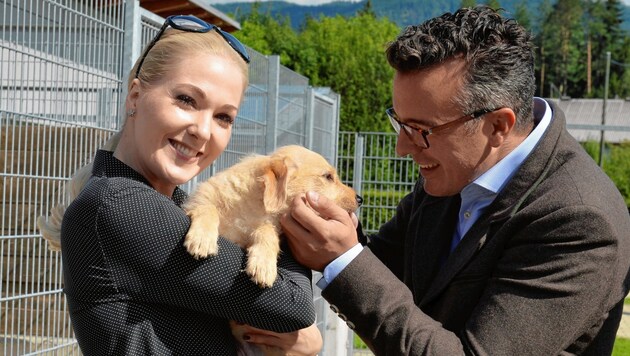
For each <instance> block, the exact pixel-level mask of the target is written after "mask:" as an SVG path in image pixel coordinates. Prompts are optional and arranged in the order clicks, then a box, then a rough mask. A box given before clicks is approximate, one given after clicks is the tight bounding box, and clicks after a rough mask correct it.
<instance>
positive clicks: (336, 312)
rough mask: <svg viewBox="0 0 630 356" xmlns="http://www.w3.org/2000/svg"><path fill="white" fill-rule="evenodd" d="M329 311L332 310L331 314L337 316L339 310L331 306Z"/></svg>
mask: <svg viewBox="0 0 630 356" xmlns="http://www.w3.org/2000/svg"><path fill="white" fill-rule="evenodd" d="M330 310H332V311H333V313H335V314H339V308H337V306H336V305H333V304H331V305H330Z"/></svg>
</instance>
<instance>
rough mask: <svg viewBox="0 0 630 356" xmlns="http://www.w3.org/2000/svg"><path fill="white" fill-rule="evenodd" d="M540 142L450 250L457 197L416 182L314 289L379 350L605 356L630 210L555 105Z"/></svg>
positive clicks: (618, 301) (625, 263)
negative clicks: (352, 255) (359, 248)
mask: <svg viewBox="0 0 630 356" xmlns="http://www.w3.org/2000/svg"><path fill="white" fill-rule="evenodd" d="M549 104H550V106H551V108H552V111H553V120H552V122H551V124H550V126H549V128H548V129H547V132H546V133H545V134H544V136H543V138H542V140H541V142H540V143H539V144H538V146H537V147H536V148H535V149H534V151H533V152H532V153H531V155H530V156H529V157H528V158H527V159H526V161H525V162H524V163H523V165H522V166H521V168H520V169H519V170H518V172H517V173H516V174H515V175H514V177H513V178H512V179H511V181H509V182H508V184H507V185H506V187H505V188H504V190H503V191H502V192H501V193H500V194H499V195H498V196H497V198H496V199H495V201H494V202H493V203H492V204H491V205H490V206H488V208H487V209H486V211H485V213H484V214H483V215H482V216H481V217H480V218H479V220H478V221H477V222H476V223H475V224H474V225H473V227H472V228H471V229H470V230H469V231H468V233H467V234H466V235H465V236H464V238H463V239H462V241H461V242H460V244H459V245H458V246H457V248H456V249H455V250H454V251H453V252H452V253H451V254H450V255H449V254H448V248H449V245H450V241H451V237H452V234H453V230H454V227H455V224H456V220H455V219H456V218H457V216H456V215H457V211H458V209H459V199H460V198H459V196H453V197H441V198H437V197H431V196H429V195H427V193H425V192H424V190H423V189H422V183H421V182H418V184H417V185H416V188H415V190H414V192H413V193H411V194H409V195H408V196H406V197H405V198H404V199H403V200H402V201H401V202H400V205H399V206H398V208H397V211H396V215H395V216H394V218H392V219H391V220H390V221H389V222H387V223H386V224H385V225H383V226H382V228H381V229H380V231H379V232H378V234H376V235H374V236H370V242H369V244H368V246H369V248H365V249H364V250H363V252H361V254H359V256H358V257H357V258H356V259H355V260H354V261H353V262H351V263H350V265H348V267H346V268H345V269H344V270H343V271H342V272H341V274H340V275H339V276H338V277H337V278H336V279H335V280H333V281H332V283H331V284H330V285H329V286H328V287H327V288H325V289H324V290H323V292H322V295H323V296H324V298H326V300H328V301H329V302H330V304H331V308H332V309H333V310H335V311H337V312H338V313H339V316H340V317H341V318H342V319H344V320H347V323H348V325H349V326H350V327H351V328H353V329H354V330H355V332H356V333H357V334H358V335H359V336H360V337H361V338H362V339H363V340H365V341H366V343H367V344H368V346H369V347H370V348H371V349H372V350H373V351H374V353H376V354H377V355H457V354H473V355H546V356H547V355H559V354H560V355H570V354H584V355H606V354H610V353H611V352H612V345H613V343H614V339H615V334H616V331H617V328H618V326H619V321H620V319H621V313H622V305H623V298H624V297H625V296H626V295H627V293H628V283H629V278H628V269H629V266H630V216H629V215H628V210H627V207H626V206H625V204H624V201H623V199H622V197H621V195H620V193H619V191H618V190H617V189H616V187H615V186H614V184H613V183H612V182H611V181H610V179H609V178H608V177H607V176H606V175H605V174H604V173H603V172H602V171H601V169H600V168H599V167H597V165H596V164H595V162H594V161H593V159H592V158H591V157H589V156H588V155H587V154H586V153H585V152H584V150H583V149H582V148H581V147H580V145H579V144H578V143H577V142H576V141H575V140H574V139H573V137H572V136H571V135H570V134H569V133H568V132H567V130H566V123H565V118H564V114H563V113H562V111H560V110H559V109H558V107H557V106H555V105H554V104H553V103H549Z"/></svg>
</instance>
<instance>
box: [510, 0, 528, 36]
mask: <svg viewBox="0 0 630 356" xmlns="http://www.w3.org/2000/svg"><path fill="white" fill-rule="evenodd" d="M514 19H515V20H516V21H517V22H518V23H519V24H520V25H521V26H523V27H525V28H526V29H528V30H530V31H531V29H532V20H531V15H530V13H529V10H528V9H527V0H521V1H519V2H518V4H516V11H515V12H514Z"/></svg>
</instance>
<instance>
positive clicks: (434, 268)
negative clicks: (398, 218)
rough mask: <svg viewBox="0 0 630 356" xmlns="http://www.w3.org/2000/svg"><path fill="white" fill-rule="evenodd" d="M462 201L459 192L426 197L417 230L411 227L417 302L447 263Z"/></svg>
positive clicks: (413, 280) (413, 276)
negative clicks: (445, 262) (439, 196)
mask: <svg viewBox="0 0 630 356" xmlns="http://www.w3.org/2000/svg"><path fill="white" fill-rule="evenodd" d="M460 203H461V200H460V198H459V195H457V196H453V197H446V198H436V197H431V196H426V200H425V202H424V203H423V204H422V209H420V210H421V211H419V213H420V216H421V219H418V220H417V221H418V223H417V226H415V229H411V232H410V233H411V234H413V236H411V237H410V239H409V240H411V241H413V246H410V247H411V261H410V263H409V264H408V266H410V267H411V269H412V271H410V272H411V273H409V275H411V277H412V290H413V295H414V299H415V302H416V304H418V303H419V302H420V299H421V298H422V296H424V295H425V293H426V291H427V290H428V289H429V287H430V286H431V285H432V284H433V280H434V277H435V276H436V274H437V273H438V272H439V269H440V266H441V265H442V264H443V263H444V261H445V258H446V256H447V254H448V250H449V248H450V243H451V237H452V236H453V232H454V229H455V225H456V223H457V213H458V211H459V205H460Z"/></svg>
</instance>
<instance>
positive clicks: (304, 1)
mask: <svg viewBox="0 0 630 356" xmlns="http://www.w3.org/2000/svg"><path fill="white" fill-rule="evenodd" d="M254 1H263V2H264V1H268V0H208V2H209V3H210V5H213V4H225V3H230V2H254ZM284 1H286V2H291V3H294V4H299V5H321V4H326V3H329V2H333V1H347V2H357V1H360V0H284ZM621 2H623V3H624V4H626V5H628V6H630V0H622V1H621Z"/></svg>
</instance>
